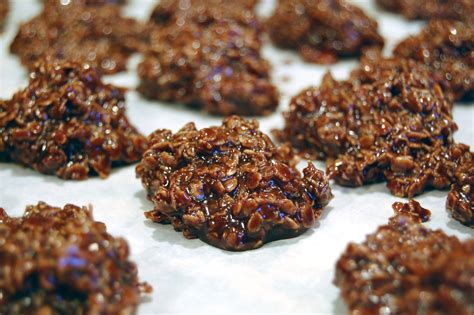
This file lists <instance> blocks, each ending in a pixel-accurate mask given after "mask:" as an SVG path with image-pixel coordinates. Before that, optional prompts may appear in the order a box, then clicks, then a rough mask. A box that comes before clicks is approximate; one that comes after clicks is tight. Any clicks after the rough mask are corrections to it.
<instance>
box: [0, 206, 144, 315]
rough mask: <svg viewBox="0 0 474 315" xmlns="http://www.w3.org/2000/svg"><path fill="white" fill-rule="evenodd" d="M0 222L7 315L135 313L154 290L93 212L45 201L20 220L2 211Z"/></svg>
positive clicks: (1, 300)
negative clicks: (141, 276) (141, 300)
mask: <svg viewBox="0 0 474 315" xmlns="http://www.w3.org/2000/svg"><path fill="white" fill-rule="evenodd" d="M0 222H1V224H0V244H2V246H0V257H1V262H2V263H1V266H0V274H1V278H0V313H2V314H134V313H135V311H136V309H137V306H138V304H139V303H140V295H141V293H143V292H150V291H151V287H150V286H149V285H148V284H146V283H140V282H139V280H138V277H137V268H136V266H135V264H134V263H133V262H131V261H130V260H129V259H128V256H129V249H128V245H127V243H126V241H125V240H124V239H122V238H114V237H113V236H111V235H110V234H108V233H107V230H106V227H105V225H104V224H103V223H101V222H97V221H94V220H93V218H92V212H91V209H89V208H86V207H82V208H81V207H77V206H75V205H72V204H67V205H65V206H64V208H63V209H61V208H57V207H52V206H50V205H47V204H46V203H44V202H40V203H38V204H37V205H36V206H29V207H27V208H26V210H25V214H24V216H23V217H20V218H12V217H9V216H8V215H7V214H6V213H5V211H4V210H3V209H1V208H0Z"/></svg>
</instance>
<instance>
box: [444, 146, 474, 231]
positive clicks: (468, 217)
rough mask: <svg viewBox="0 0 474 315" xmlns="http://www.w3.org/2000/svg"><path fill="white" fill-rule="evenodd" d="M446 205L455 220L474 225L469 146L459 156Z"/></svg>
mask: <svg viewBox="0 0 474 315" xmlns="http://www.w3.org/2000/svg"><path fill="white" fill-rule="evenodd" d="M446 206H447V208H448V211H449V212H451V215H452V216H453V218H454V219H455V220H458V221H459V222H461V223H462V224H464V225H467V226H470V227H474V153H473V152H470V151H469V148H467V150H465V152H464V154H463V155H462V156H460V158H459V162H458V167H457V168H456V170H455V173H454V182H453V185H452V186H451V190H450V192H449V194H448V200H447V204H446Z"/></svg>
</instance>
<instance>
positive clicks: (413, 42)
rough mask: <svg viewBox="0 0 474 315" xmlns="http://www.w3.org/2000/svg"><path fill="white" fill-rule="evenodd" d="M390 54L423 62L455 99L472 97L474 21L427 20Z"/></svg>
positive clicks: (473, 95)
mask: <svg viewBox="0 0 474 315" xmlns="http://www.w3.org/2000/svg"><path fill="white" fill-rule="evenodd" d="M473 3H474V2H473ZM473 14H474V12H473ZM393 54H394V55H395V56H398V57H402V58H411V59H414V60H417V61H419V62H422V63H424V64H425V65H427V66H428V67H429V68H430V69H431V70H432V71H433V72H434V73H435V74H436V75H437V76H439V77H440V79H444V80H446V82H448V84H449V91H450V93H451V94H452V95H453V97H454V99H455V100H457V99H462V98H464V99H466V100H470V99H474V23H467V22H466V23H463V22H460V21H441V20H434V21H430V23H429V24H428V26H427V27H426V28H425V29H423V30H422V31H421V33H420V34H418V35H415V36H411V37H409V38H407V39H405V40H403V41H402V42H401V43H399V44H398V45H397V47H395V50H394V51H393Z"/></svg>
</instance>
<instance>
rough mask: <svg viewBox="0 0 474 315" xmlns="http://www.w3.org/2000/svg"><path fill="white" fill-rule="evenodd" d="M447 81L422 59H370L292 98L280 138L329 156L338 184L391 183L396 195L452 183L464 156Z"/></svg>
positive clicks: (331, 173)
mask: <svg viewBox="0 0 474 315" xmlns="http://www.w3.org/2000/svg"><path fill="white" fill-rule="evenodd" d="M442 83H443V82H438V81H436V80H434V79H433V78H432V74H431V73H430V72H429V71H428V70H427V69H426V67H425V66H424V65H422V64H418V63H416V62H415V61H412V60H402V59H366V60H364V61H363V62H362V64H361V66H360V68H358V69H356V70H354V71H353V72H352V73H351V77H350V79H349V80H347V81H336V80H334V79H333V78H332V77H331V75H329V74H327V75H326V76H325V77H324V79H323V82H322V85H321V86H320V87H319V88H315V87H314V88H309V89H307V90H304V91H303V92H301V93H300V94H299V95H297V96H296V97H294V98H293V100H292V101H291V104H290V110H289V112H287V113H286V114H285V120H286V126H285V128H284V130H283V132H281V133H280V134H279V136H280V139H282V140H283V141H288V142H290V143H291V144H292V145H293V146H294V147H295V148H296V149H298V150H299V151H301V152H302V153H306V154H307V155H309V156H311V157H316V158H327V159H328V161H327V162H328V164H327V171H328V175H329V177H331V178H334V179H335V180H336V182H337V183H339V184H341V185H345V186H361V185H364V184H368V183H373V182H378V181H384V180H386V181H387V182H388V184H387V186H388V187H389V189H390V190H391V192H392V193H393V194H395V195H397V196H409V197H412V196H414V195H417V194H420V193H422V192H423V191H425V190H426V189H429V188H436V189H444V188H448V187H449V186H450V184H451V183H452V181H453V175H454V170H455V168H456V166H457V161H458V157H460V156H461V155H462V153H463V152H465V151H466V150H469V149H468V148H467V147H466V146H463V145H454V144H453V133H454V132H455V131H456V130H457V126H456V124H455V123H454V122H453V120H452V115H451V108H452V103H451V102H450V101H449V98H448V97H447V96H446V95H445V93H444V92H443V89H444V88H445V87H442Z"/></svg>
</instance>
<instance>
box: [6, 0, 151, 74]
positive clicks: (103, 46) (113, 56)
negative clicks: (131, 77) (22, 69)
mask: <svg viewBox="0 0 474 315" xmlns="http://www.w3.org/2000/svg"><path fill="white" fill-rule="evenodd" d="M146 39H147V33H146V32H145V26H143V25H141V24H140V23H138V22H137V21H135V20H134V19H131V18H127V17H123V16H122V15H121V13H120V6H117V5H100V6H98V5H86V4H84V3H83V2H82V1H70V2H67V3H66V4H63V2H60V1H56V0H53V1H46V3H45V5H44V8H43V11H42V12H41V13H40V14H39V15H38V16H36V17H34V18H33V19H31V20H30V21H28V22H26V23H24V24H21V26H20V28H19V31H18V34H17V35H16V37H15V39H14V40H13V42H12V44H11V46H10V51H11V52H12V53H14V54H17V55H18V56H19V57H20V59H21V62H22V63H23V64H24V65H26V66H27V67H28V68H29V69H30V70H31V69H33V67H34V64H35V62H37V61H39V60H42V59H48V60H50V61H55V60H66V61H74V62H81V63H87V64H89V65H90V66H91V67H95V68H98V69H100V70H101V71H102V72H103V73H106V74H112V73H116V72H120V71H123V70H125V68H126V63H127V60H128V57H129V56H130V55H131V54H132V53H134V52H136V51H139V50H141V49H144V47H145V46H144V45H145V43H146Z"/></svg>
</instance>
